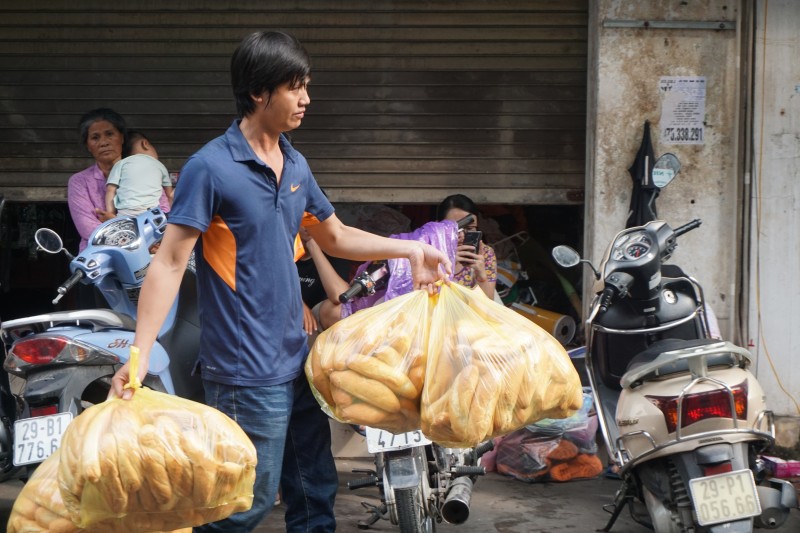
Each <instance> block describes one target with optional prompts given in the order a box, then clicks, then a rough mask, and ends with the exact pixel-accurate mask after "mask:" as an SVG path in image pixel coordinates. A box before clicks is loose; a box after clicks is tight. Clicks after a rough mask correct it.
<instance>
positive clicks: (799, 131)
mask: <svg viewBox="0 0 800 533" xmlns="http://www.w3.org/2000/svg"><path fill="white" fill-rule="evenodd" d="M755 22H756V34H755V54H754V60H755V68H754V73H755V83H754V102H753V111H754V120H753V143H752V146H753V148H752V149H753V158H752V160H753V164H752V180H751V184H752V186H751V190H752V199H753V200H752V204H751V214H752V217H751V231H750V235H751V237H752V238H751V241H750V245H751V250H752V252H751V254H750V256H751V262H750V291H749V292H750V295H751V298H750V304H751V305H750V320H749V331H748V341H749V342H751V343H752V344H753V345H754V346H753V347H752V348H751V350H752V351H753V354H754V355H755V356H756V370H757V375H758V379H759V381H760V382H761V384H762V385H763V387H764V389H765V390H766V391H767V395H768V400H769V402H770V405H771V406H772V407H773V409H774V410H775V412H776V413H780V414H794V415H800V405H798V402H800V365H799V364H798V363H797V358H798V353H800V327H798V326H800V253H798V250H800V201H799V199H800V9H798V3H797V1H796V0H760V1H759V2H758V4H757V9H756V15H755Z"/></svg>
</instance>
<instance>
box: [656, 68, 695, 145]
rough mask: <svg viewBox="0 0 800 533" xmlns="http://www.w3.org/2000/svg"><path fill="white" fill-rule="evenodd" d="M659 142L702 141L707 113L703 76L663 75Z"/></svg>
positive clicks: (660, 84)
mask: <svg viewBox="0 0 800 533" xmlns="http://www.w3.org/2000/svg"><path fill="white" fill-rule="evenodd" d="M658 88H659V91H660V92H661V97H662V98H661V121H660V123H659V125H660V126H659V127H660V130H661V136H660V137H661V142H662V143H663V144H703V143H704V141H703V138H704V133H705V127H704V126H703V120H704V118H705V114H706V78H705V76H662V77H661V79H660V80H659V82H658Z"/></svg>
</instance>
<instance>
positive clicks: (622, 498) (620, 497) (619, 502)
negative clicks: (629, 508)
mask: <svg viewBox="0 0 800 533" xmlns="http://www.w3.org/2000/svg"><path fill="white" fill-rule="evenodd" d="M626 505H628V487H627V484H626V483H623V484H622V487H620V488H619V490H617V494H616V496H615V497H614V503H612V504H610V505H604V506H603V510H604V511H607V512H610V513H611V518H609V519H608V522H607V523H606V526H605V527H604V528H603V529H598V530H596V531H600V532H603V533H608V532H609V531H611V528H612V527H613V526H614V522H616V521H617V518H619V515H620V513H622V510H623V509H625V506H626ZM609 508H612V509H613V510H612V511H609V510H608V509H609Z"/></svg>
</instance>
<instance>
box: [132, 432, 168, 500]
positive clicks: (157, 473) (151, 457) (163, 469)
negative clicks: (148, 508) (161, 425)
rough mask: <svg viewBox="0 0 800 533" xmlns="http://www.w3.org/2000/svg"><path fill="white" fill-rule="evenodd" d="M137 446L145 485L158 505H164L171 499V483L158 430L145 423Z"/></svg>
mask: <svg viewBox="0 0 800 533" xmlns="http://www.w3.org/2000/svg"><path fill="white" fill-rule="evenodd" d="M139 448H140V449H141V453H142V467H143V473H144V479H145V482H146V485H147V486H148V487H149V488H150V491H151V492H152V493H153V497H154V498H155V500H156V502H158V505H159V506H161V505H165V504H166V503H167V502H169V501H170V500H171V499H172V484H171V483H170V481H169V474H168V473H167V461H166V458H165V456H164V443H163V442H162V441H161V439H160V438H159V435H158V430H157V429H156V428H155V426H153V425H152V424H145V425H143V426H142V427H141V429H140V430H139Z"/></svg>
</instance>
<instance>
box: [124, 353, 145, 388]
mask: <svg viewBox="0 0 800 533" xmlns="http://www.w3.org/2000/svg"><path fill="white" fill-rule="evenodd" d="M141 387H142V382H141V381H140V380H139V347H138V346H134V345H131V356H130V358H129V359H128V382H127V383H126V384H125V386H124V387H123V388H124V389H133V390H136V389H139V388H141Z"/></svg>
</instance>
